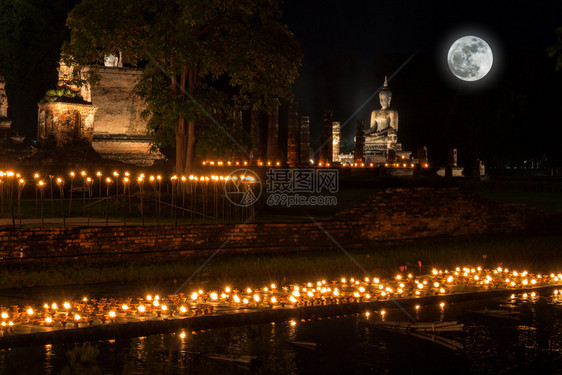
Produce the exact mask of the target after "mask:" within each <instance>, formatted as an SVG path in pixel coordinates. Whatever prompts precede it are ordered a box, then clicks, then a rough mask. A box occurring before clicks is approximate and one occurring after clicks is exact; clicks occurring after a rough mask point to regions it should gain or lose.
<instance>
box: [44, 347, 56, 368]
mask: <svg viewBox="0 0 562 375" xmlns="http://www.w3.org/2000/svg"><path fill="white" fill-rule="evenodd" d="M54 356H55V353H53V347H52V346H51V345H50V344H47V345H45V366H44V367H43V369H44V373H45V374H51V373H52V372H53V360H54Z"/></svg>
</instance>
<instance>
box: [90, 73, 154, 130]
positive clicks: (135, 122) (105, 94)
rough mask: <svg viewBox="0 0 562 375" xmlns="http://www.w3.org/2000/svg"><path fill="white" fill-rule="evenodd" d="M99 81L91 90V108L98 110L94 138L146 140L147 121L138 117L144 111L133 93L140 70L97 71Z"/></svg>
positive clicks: (140, 101) (142, 103)
mask: <svg viewBox="0 0 562 375" xmlns="http://www.w3.org/2000/svg"><path fill="white" fill-rule="evenodd" d="M96 73H97V74H98V75H99V76H100V81H99V82H98V83H97V84H96V85H95V86H94V87H92V88H91V89H90V90H91V100H92V104H93V105H95V106H97V107H98V108H99V109H98V112H97V113H96V119H95V127H94V136H98V135H99V136H104V135H122V134H123V135H128V136H146V130H147V129H146V125H147V122H148V120H147V119H142V118H141V116H140V114H141V112H142V111H143V110H144V108H145V107H146V105H145V103H144V102H143V100H142V99H141V98H140V97H138V96H137V95H136V94H135V93H134V87H135V84H136V83H137V80H138V79H139V78H140V76H141V74H142V70H141V69H134V68H120V67H99V68H96Z"/></svg>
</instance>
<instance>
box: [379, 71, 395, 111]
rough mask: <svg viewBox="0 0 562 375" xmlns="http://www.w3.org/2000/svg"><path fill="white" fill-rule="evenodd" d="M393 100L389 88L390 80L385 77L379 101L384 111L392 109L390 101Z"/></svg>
mask: <svg viewBox="0 0 562 375" xmlns="http://www.w3.org/2000/svg"><path fill="white" fill-rule="evenodd" d="M391 99H392V91H390V88H389V87H388V79H387V78H386V76H385V77H384V86H383V88H382V89H381V91H380V92H379V100H380V102H381V107H382V109H387V108H389V107H390V100H391Z"/></svg>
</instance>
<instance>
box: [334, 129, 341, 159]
mask: <svg viewBox="0 0 562 375" xmlns="http://www.w3.org/2000/svg"><path fill="white" fill-rule="evenodd" d="M340 144H341V124H340V122H339V121H334V122H332V162H339V161H340V152H341V151H340Z"/></svg>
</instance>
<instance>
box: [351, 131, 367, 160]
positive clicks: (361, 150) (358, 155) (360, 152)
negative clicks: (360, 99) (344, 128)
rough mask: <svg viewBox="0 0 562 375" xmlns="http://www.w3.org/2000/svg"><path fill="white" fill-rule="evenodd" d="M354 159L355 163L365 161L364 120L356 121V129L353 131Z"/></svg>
mask: <svg viewBox="0 0 562 375" xmlns="http://www.w3.org/2000/svg"><path fill="white" fill-rule="evenodd" d="M353 154H354V155H353V156H354V157H353V158H354V160H355V162H356V163H364V162H365V121H363V120H358V121H357V129H356V131H355V150H354V153H353Z"/></svg>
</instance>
